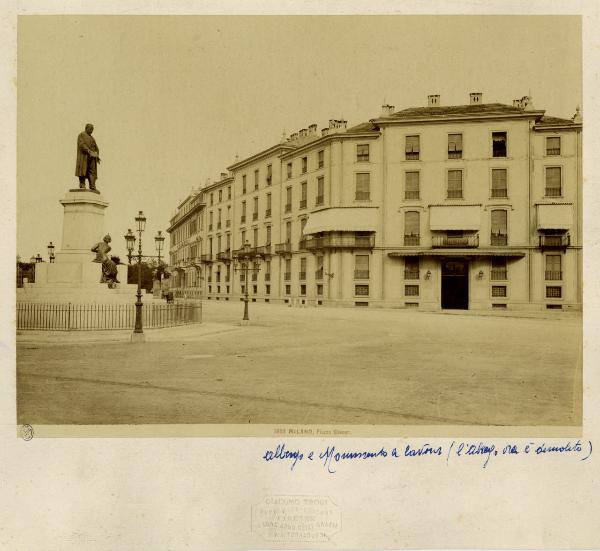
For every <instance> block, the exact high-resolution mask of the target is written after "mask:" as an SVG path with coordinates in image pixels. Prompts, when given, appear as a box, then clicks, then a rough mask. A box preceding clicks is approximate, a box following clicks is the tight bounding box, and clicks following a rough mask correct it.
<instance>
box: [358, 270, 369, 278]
mask: <svg viewBox="0 0 600 551" xmlns="http://www.w3.org/2000/svg"><path fill="white" fill-rule="evenodd" d="M354 279H369V270H354Z"/></svg>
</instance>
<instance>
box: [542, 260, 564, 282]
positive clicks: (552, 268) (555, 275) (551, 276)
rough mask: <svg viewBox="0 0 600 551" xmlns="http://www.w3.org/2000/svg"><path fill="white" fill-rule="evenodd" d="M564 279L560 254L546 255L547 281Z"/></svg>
mask: <svg viewBox="0 0 600 551" xmlns="http://www.w3.org/2000/svg"><path fill="white" fill-rule="evenodd" d="M560 279H562V257H561V255H559V254H548V255H546V281H554V280H560Z"/></svg>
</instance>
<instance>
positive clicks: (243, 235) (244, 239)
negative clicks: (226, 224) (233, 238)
mask: <svg viewBox="0 0 600 551" xmlns="http://www.w3.org/2000/svg"><path fill="white" fill-rule="evenodd" d="M241 237H242V244H241V246H242V247H243V246H244V243H246V230H242V236H241Z"/></svg>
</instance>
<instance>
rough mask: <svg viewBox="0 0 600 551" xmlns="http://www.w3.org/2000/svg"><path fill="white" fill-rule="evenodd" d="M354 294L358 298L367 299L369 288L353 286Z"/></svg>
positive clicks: (366, 286)
mask: <svg viewBox="0 0 600 551" xmlns="http://www.w3.org/2000/svg"><path fill="white" fill-rule="evenodd" d="M354 294H355V295H356V296H359V297H368V296H369V286H368V285H355V286H354Z"/></svg>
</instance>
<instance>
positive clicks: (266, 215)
mask: <svg viewBox="0 0 600 551" xmlns="http://www.w3.org/2000/svg"><path fill="white" fill-rule="evenodd" d="M269 216H271V194H270V193H267V210H266V211H265V218H269Z"/></svg>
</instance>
